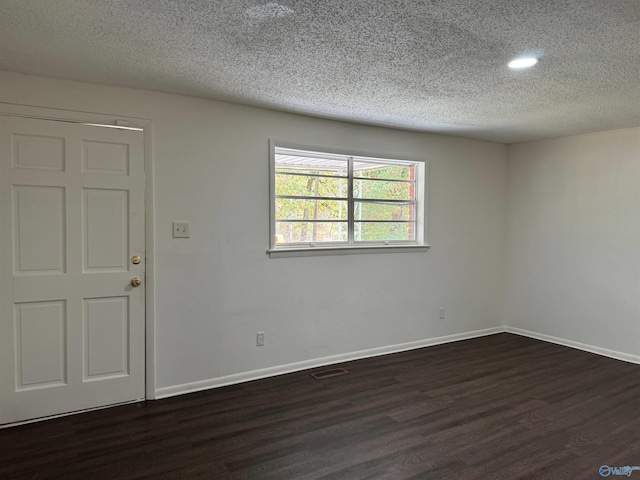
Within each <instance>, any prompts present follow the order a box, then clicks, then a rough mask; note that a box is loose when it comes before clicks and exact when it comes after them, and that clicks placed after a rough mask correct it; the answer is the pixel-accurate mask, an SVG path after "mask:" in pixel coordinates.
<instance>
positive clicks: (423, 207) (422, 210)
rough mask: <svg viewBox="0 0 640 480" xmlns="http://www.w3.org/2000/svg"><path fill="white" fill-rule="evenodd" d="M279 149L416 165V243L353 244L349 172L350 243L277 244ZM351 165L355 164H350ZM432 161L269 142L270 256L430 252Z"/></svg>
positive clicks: (372, 242)
mask: <svg viewBox="0 0 640 480" xmlns="http://www.w3.org/2000/svg"><path fill="white" fill-rule="evenodd" d="M276 148H282V149H291V150H299V151H303V152H309V153H314V154H320V155H327V156H330V155H340V156H346V157H357V159H358V160H366V161H373V162H376V161H378V162H381V163H382V162H384V163H389V164H393V163H406V162H412V163H415V165H416V184H415V196H416V204H415V206H416V208H415V237H416V238H415V240H394V241H391V240H390V241H384V242H376V241H368V242H359V243H353V242H354V241H353V224H354V219H353V215H352V213H351V212H352V211H353V205H354V199H353V192H352V182H353V172H352V171H351V169H349V176H348V177H349V179H348V180H347V182H348V189H349V195H348V197H349V199H348V219H349V221H348V222H346V223H348V229H349V241H348V243H344V242H339V243H338V242H315V243H297V244H276V241H275V238H276V218H275V216H276V208H275V204H276V167H275V160H276ZM350 164H351V162H350ZM428 172H429V162H428V160H416V159H407V158H388V157H380V156H376V155H372V154H369V153H362V152H354V151H344V150H340V149H336V148H325V147H312V146H309V145H299V144H294V143H291V142H286V141H281V140H275V139H270V140H269V177H270V178H269V223H270V228H269V249H268V250H267V253H268V254H269V256H270V257H271V258H277V257H294V256H318V255H344V254H356V253H391V252H418V251H426V250H428V249H429V248H430V247H431V246H430V245H429V244H428V242H427V212H428V201H427V200H428V197H427V193H428Z"/></svg>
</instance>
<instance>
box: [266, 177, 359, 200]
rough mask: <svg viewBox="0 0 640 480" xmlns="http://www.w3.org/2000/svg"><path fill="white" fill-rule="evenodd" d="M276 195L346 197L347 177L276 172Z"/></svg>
mask: <svg viewBox="0 0 640 480" xmlns="http://www.w3.org/2000/svg"><path fill="white" fill-rule="evenodd" d="M276 195H296V196H308V197H342V198H347V195H348V188H347V179H346V178H326V177H312V176H300V175H283V174H276Z"/></svg>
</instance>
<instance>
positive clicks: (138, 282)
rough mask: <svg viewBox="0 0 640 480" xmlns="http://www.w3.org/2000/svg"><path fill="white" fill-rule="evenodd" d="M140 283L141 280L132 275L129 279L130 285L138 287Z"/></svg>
mask: <svg viewBox="0 0 640 480" xmlns="http://www.w3.org/2000/svg"><path fill="white" fill-rule="evenodd" d="M141 283H142V280H140V279H139V278H138V277H133V278H132V279H131V286H132V287H139V286H140V284H141Z"/></svg>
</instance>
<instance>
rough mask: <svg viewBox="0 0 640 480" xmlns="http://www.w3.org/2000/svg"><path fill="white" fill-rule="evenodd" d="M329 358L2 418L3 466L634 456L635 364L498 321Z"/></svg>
mask: <svg viewBox="0 0 640 480" xmlns="http://www.w3.org/2000/svg"><path fill="white" fill-rule="evenodd" d="M339 366H341V367H344V368H346V369H347V370H349V372H350V373H349V374H348V375H343V376H337V377H333V378H327V379H324V380H314V379H313V378H311V377H310V375H309V373H310V372H309V371H306V372H298V373H292V374H289V375H282V376H279V377H274V378H269V379H264V380H258V381H254V382H249V383H245V384H242V385H235V386H229V387H224V388H219V389H215V390H209V391H207V392H201V393H195V394H190V395H184V396H180V397H175V398H171V399H166V400H158V401H151V402H143V403H139V404H134V405H126V406H121V407H114V408H110V409H106V410H100V411H94V412H90V413H85V414H80V415H73V416H69V417H64V418H59V419H54V420H48V421H44V422H40V423H36V424H31V425H24V426H20V427H14V428H9V429H4V430H0V479H3V480H5V479H46V478H66V479H91V480H98V479H110V480H113V479H139V478H153V479H216V480H217V479H221V480H225V479H287V480H288V479H304V480H307V479H392V480H396V479H440V478H443V479H444V478H452V479H453V478H455V479H491V480H494V479H495V480H498V479H518V478H535V479H538V478H540V479H546V478H549V479H552V478H553V479H590V478H594V479H595V478H602V477H601V476H600V475H599V473H598V469H599V468H600V466H601V465H609V466H626V465H630V466H634V465H640V366H639V365H633V364H628V363H624V362H621V361H617V360H612V359H608V358H604V357H600V356H597V355H593V354H590V353H586V352H581V351H578V350H573V349H570V348H566V347H562V346H558V345H553V344H549V343H545V342H540V341H537V340H533V339H529V338H525V337H520V336H516V335H510V334H498V335H492V336H489V337H483V338H478V339H473V340H466V341H461V342H456V343H450V344H446V345H440V346H435V347H429V348H423V349H420V350H413V351H410V352H405V353H398V354H393V355H386V356H382V357H376V358H370V359H364V360H358V361H354V362H347V363H344V364H341V365H339ZM317 370H320V369H316V370H314V371H317ZM634 476H635V477H637V478H638V479H640V471H638V472H633V473H632V475H631V478H633V477H634ZM611 478H616V476H614V475H612V476H611ZM617 478H620V477H617Z"/></svg>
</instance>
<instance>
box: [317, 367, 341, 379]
mask: <svg viewBox="0 0 640 480" xmlns="http://www.w3.org/2000/svg"><path fill="white" fill-rule="evenodd" d="M347 373H349V372H347V371H346V370H345V369H344V368H332V369H331V370H322V371H321V372H315V373H312V374H311V376H312V377H313V378H315V379H316V380H323V379H325V378H331V377H338V376H340V375H346V374H347Z"/></svg>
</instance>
